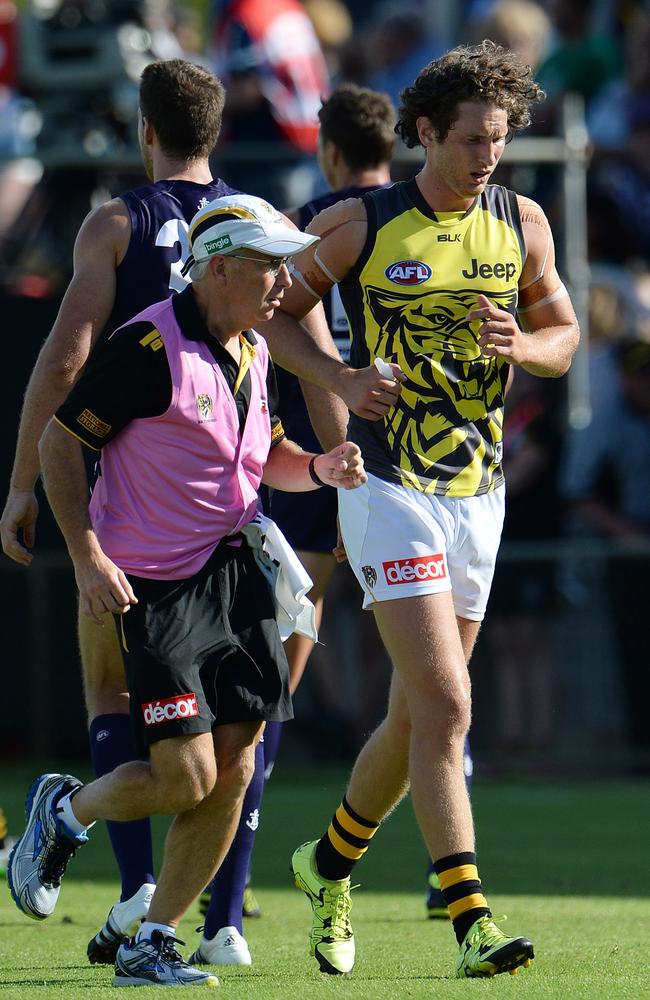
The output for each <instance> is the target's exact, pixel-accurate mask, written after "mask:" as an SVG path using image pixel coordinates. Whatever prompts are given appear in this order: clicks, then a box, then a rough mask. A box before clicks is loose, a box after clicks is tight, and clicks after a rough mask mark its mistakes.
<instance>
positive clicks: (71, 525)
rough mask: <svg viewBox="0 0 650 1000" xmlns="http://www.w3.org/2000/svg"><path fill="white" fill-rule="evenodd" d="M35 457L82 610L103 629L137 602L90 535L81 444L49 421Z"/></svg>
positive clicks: (122, 578)
mask: <svg viewBox="0 0 650 1000" xmlns="http://www.w3.org/2000/svg"><path fill="white" fill-rule="evenodd" d="M39 456H40V463H41V470H42V474H43V482H44V484H45V489H46V492H47V498H48V500H49V502H50V506H51V508H52V511H53V512H54V516H55V517H56V520H57V523H58V525H59V527H60V529H61V532H62V534H63V537H64V539H65V543H66V545H67V547H68V552H69V553H70V558H71V559H72V562H73V563H74V569H75V578H76V581H77V587H78V588H79V598H80V604H81V610H82V611H83V613H84V614H85V615H87V616H88V617H89V618H91V619H92V620H93V621H94V622H95V623H96V624H97V625H101V624H103V622H102V617H101V616H102V615H105V614H106V613H108V612H117V613H120V614H124V613H125V612H126V611H128V610H129V608H130V606H131V605H132V604H136V603H137V599H136V597H135V594H134V593H133V590H132V588H131V584H130V583H129V581H128V580H127V578H126V576H125V575H124V573H123V572H122V570H121V569H119V567H118V566H116V565H115V563H113V562H112V561H111V560H110V559H109V558H108V556H106V555H105V554H104V552H103V551H102V548H101V546H100V544H99V541H98V539H97V536H96V535H95V532H94V531H93V527H92V524H91V522H90V515H89V513H88V486H87V482H86V469H85V466H84V461H83V455H82V452H81V444H80V442H79V440H78V439H77V438H76V437H74V436H73V435H72V434H71V433H70V432H69V431H68V430H66V429H65V428H64V427H63V426H62V425H61V424H59V423H57V421H56V419H52V420H50V422H49V424H48V425H47V428H46V429H45V433H44V434H43V436H42V438H41V441H40V444H39Z"/></svg>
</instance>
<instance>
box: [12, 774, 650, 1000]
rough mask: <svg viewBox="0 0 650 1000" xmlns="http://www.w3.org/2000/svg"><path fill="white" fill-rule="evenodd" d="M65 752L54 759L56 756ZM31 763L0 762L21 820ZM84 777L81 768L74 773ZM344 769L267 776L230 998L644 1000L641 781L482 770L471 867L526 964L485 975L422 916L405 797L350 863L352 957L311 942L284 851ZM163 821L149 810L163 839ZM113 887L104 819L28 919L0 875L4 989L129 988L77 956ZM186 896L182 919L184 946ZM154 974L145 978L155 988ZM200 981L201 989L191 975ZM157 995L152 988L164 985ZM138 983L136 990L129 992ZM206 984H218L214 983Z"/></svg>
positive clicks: (190, 938) (312, 819)
mask: <svg viewBox="0 0 650 1000" xmlns="http://www.w3.org/2000/svg"><path fill="white" fill-rule="evenodd" d="M58 766H60V762H59V765H58ZM36 773H38V768H36V769H34V768H25V767H13V768H11V769H9V768H4V769H3V768H0V788H1V792H0V804H1V805H2V806H3V808H4V809H5V811H6V812H7V815H8V818H9V824H10V830H11V831H14V832H20V831H21V829H22V818H23V812H22V808H23V798H24V794H25V790H26V788H27V786H28V784H29V782H30V780H31V778H32V777H33V776H34V774H36ZM76 773H79V776H80V777H82V778H83V777H87V776H88V775H87V774H85V773H84V772H83V771H82V772H81V773H80V772H79V769H76ZM344 780H345V775H344V773H343V772H341V771H333V770H328V771H325V772H323V771H318V772H317V771H314V770H312V771H307V770H294V769H290V768H289V767H288V765H287V764H281V766H280V767H279V768H278V771H277V773H276V775H274V777H273V780H272V781H271V782H270V784H269V787H268V789H267V792H266V798H265V802H264V807H263V813H262V823H261V826H260V832H259V835H258V843H257V847H256V854H255V865H254V876H255V877H254V884H255V889H256V893H257V895H258V897H259V899H260V901H261V903H262V906H263V909H264V916H263V918H262V919H261V920H252V921H246V923H245V927H244V932H245V935H246V937H247V940H248V942H249V945H250V948H251V952H252V954H253V966H252V968H250V969H242V970H239V969H225V970H224V971H223V974H222V975H221V979H222V986H221V990H220V991H219V995H220V996H221V997H222V998H223V1000H258V998H259V1000H326V998H327V1000H331V998H334V1000H401V998H415V1000H419V998H422V1000H424V998H427V1000H428V998H432V1000H456V998H460V997H463V998H472V1000H473V998H479V997H480V998H488V997H489V998H491V997H493V996H494V997H496V996H497V995H498V996H499V997H504V998H509V997H515V996H516V997H517V998H519V1000H529V998H531V1000H532V998H535V1000H537V998H539V1000H596V998H598V1000H619V998H621V1000H622V998H629V1000H645V998H648V1000H650V973H649V972H648V967H649V964H650V956H649V951H650V866H649V864H648V855H649V853H650V793H649V792H648V788H647V785H645V784H643V783H641V782H639V783H633V782H629V783H614V782H610V783H589V784H578V783H576V784H548V783H537V782H528V783H521V784H518V783H512V782H510V783H508V782H496V781H492V780H490V781H488V780H485V781H481V780H480V777H479V780H478V781H477V782H476V784H475V795H474V809H475V814H476V822H477V828H478V834H479V845H480V853H479V865H480V871H481V874H482V877H483V883H484V886H485V888H486V892H487V894H488V897H489V900H490V903H491V905H492V908H493V910H494V912H495V914H500V913H507V914H508V917H509V919H508V924H507V928H508V929H509V928H512V930H513V931H515V932H522V933H526V934H527V935H529V936H530V937H531V938H532V940H533V941H534V942H535V947H536V952H537V956H538V957H537V959H536V960H535V962H533V966H532V968H531V969H529V970H528V971H521V972H520V973H519V974H518V975H517V976H508V975H503V976H499V977H497V978H496V979H494V980H489V981H488V980H473V981H462V982H461V981H458V980H455V979H453V978H452V974H453V966H454V959H455V950H456V949H455V941H454V939H453V935H452V933H451V930H450V927H449V926H448V925H447V924H446V923H442V922H437V921H436V922H434V921H427V920H426V919H425V918H424V905H423V872H424V861H425V858H424V850H423V848H422V846H421V842H420V840H419V836H418V833H417V828H416V826H415V822H414V819H413V814H412V811H411V807H410V803H408V802H406V803H404V804H403V805H402V806H401V807H400V808H399V809H398V810H397V812H396V813H395V815H394V816H393V817H391V819H390V820H389V822H388V823H387V824H386V826H385V827H384V829H383V830H382V831H381V832H380V834H379V835H378V836H377V838H376V840H375V842H374V844H373V847H372V849H371V851H370V852H369V854H368V857H367V858H366V859H365V860H364V862H363V863H362V865H361V867H360V869H359V870H358V880H359V881H360V882H361V887H360V889H359V890H357V891H356V892H355V893H354V910H353V922H354V926H355V933H356V938H357V955H358V958H357V965H356V967H355V970H354V973H353V974H352V976H350V977H341V978H338V977H325V976H323V975H321V974H320V973H319V972H318V969H317V966H316V965H315V963H314V962H313V960H312V959H310V958H309V957H308V955H307V931H308V926H309V906H308V903H307V901H306V900H305V898H304V897H303V896H302V895H301V894H300V893H298V892H297V891H296V890H295V889H292V887H291V882H290V878H289V875H288V863H289V856H290V854H291V851H292V849H293V848H294V847H295V846H296V845H297V844H298V843H300V842H301V841H302V840H306V839H311V838H312V837H314V836H316V835H317V834H318V833H320V832H321V829H322V828H323V825H324V823H325V822H326V820H327V819H328V818H329V814H330V812H331V811H332V810H333V809H334V807H335V806H336V804H337V801H338V797H339V795H340V792H341V789H342V787H343V783H344ZM164 828H165V823H164V822H163V823H159V824H158V823H157V824H156V837H157V841H158V842H160V839H161V835H162V832H163V831H164ZM116 898H117V882H116V879H115V876H114V873H113V870H112V862H111V858H110V854H109V850H108V847H107V839H106V835H105V833H104V831H103V830H95V831H93V836H92V841H91V843H90V844H89V845H88V847H86V848H84V850H83V851H82V852H80V854H79V856H78V858H76V859H75V860H74V861H73V863H72V865H71V867H70V870H69V873H68V875H67V876H66V880H65V883H64V886H63V889H62V893H61V899H60V901H59V905H58V908H57V911H56V913H55V914H54V915H53V916H52V917H51V918H50V919H49V920H48V921H45V922H43V923H37V922H33V921H30V920H28V919H27V918H25V917H24V916H23V915H22V914H21V913H19V911H18V910H17V909H16V907H15V906H14V905H13V903H12V901H11V898H10V896H9V892H8V890H7V887H6V884H4V885H0V996H1V997H2V1000H14V998H15V1000H18V998H20V1000H49V998H56V1000H89V998H92V997H98V998H102V1000H103V998H106V1000H110V998H113V997H123V995H124V991H123V990H117V989H114V988H112V987H111V985H110V983H111V975H112V973H111V970H110V969H107V968H101V967H91V966H90V965H88V964H87V962H86V957H85V949H86V944H87V941H88V939H89V938H90V937H91V936H92V935H93V934H94V933H95V932H96V931H97V929H98V928H99V926H100V925H101V923H102V922H103V920H104V919H105V916H106V913H107V911H108V909H109V907H110V905H111V904H112V903H113V902H114V901H115V899H116ZM198 923H199V918H198V910H197V909H196V908H194V909H193V910H192V911H191V912H190V914H189V916H188V917H187V918H186V919H185V921H184V922H183V924H182V925H181V928H180V930H179V934H180V937H181V938H182V939H183V940H185V941H186V942H187V943H188V947H187V948H186V949H185V952H186V954H189V951H190V946H191V947H192V948H193V947H194V946H195V942H196V941H197V939H198V937H197V935H196V933H195V927H196V926H197V925H198ZM152 989H156V988H155V987H151V988H144V995H145V996H147V995H150V994H151V991H152ZM187 992H188V993H189V994H191V995H194V994H197V993H199V992H200V993H201V995H204V996H205V995H208V994H207V993H206V991H205V990H200V991H199V989H190V990H188V991H187ZM157 993H158V994H159V993H160V989H158V990H157ZM139 995H140V993H138V996H139ZM210 995H214V994H212V993H211V994H210Z"/></svg>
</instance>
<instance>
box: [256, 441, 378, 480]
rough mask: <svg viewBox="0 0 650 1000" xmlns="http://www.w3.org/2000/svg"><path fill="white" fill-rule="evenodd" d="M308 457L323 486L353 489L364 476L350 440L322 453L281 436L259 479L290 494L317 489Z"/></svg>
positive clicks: (360, 459)
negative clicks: (281, 438)
mask: <svg viewBox="0 0 650 1000" xmlns="http://www.w3.org/2000/svg"><path fill="white" fill-rule="evenodd" d="M312 458H313V459H314V464H313V468H314V472H315V473H316V475H317V476H318V478H319V479H320V480H321V482H322V483H323V484H324V485H326V486H334V487H336V488H337V489H343V490H353V489H355V488H356V487H357V486H361V485H362V483H365V482H366V481H367V479H368V477H367V476H366V474H365V472H364V471H363V459H362V458H361V451H360V449H359V446H358V445H356V444H354V443H353V442H352V441H344V442H343V443H342V444H339V445H337V446H336V447H335V448H332V449H331V450H330V451H328V452H327V453H326V454H324V455H313V454H312V453H311V452H306V451H303V449H302V448H301V447H300V446H299V445H297V444H296V443H295V441H288V440H287V439H286V438H284V439H283V440H282V441H280V442H279V443H278V444H276V445H275V446H274V447H273V448H272V449H271V451H270V453H269V457H268V460H267V463H266V466H265V469H264V476H263V477H262V478H263V482H264V483H265V484H266V485H267V486H270V487H271V488H272V489H277V490H286V491H288V492H290V493H305V492H307V491H308V490H315V489H318V483H316V482H315V481H314V480H313V479H312V477H311V474H310V472H309V465H310V461H311V459H312Z"/></svg>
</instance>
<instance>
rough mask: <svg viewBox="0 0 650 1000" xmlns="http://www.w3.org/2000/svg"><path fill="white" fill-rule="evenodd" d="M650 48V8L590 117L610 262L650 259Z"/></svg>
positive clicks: (634, 26) (638, 16)
mask: <svg viewBox="0 0 650 1000" xmlns="http://www.w3.org/2000/svg"><path fill="white" fill-rule="evenodd" d="M649 47H650V11H648V10H638V11H636V13H635V14H634V16H633V17H632V18H631V19H630V21H629V24H628V26H627V30H626V34H625V71H624V73H623V74H621V75H620V76H617V77H616V78H614V79H612V80H610V81H609V83H608V84H607V85H606V86H605V87H604V88H603V89H602V90H601V91H600V93H599V94H598V96H597V97H596V98H595V99H594V101H593V102H592V104H591V106H590V108H589V113H588V116H587V127H588V129H589V135H590V138H591V140H592V142H593V145H594V159H593V168H592V173H591V182H590V189H591V195H592V198H591V203H592V205H593V204H594V202H595V203H596V204H597V205H598V206H600V207H601V210H602V213H603V214H602V216H599V218H602V225H601V226H600V227H599V237H600V238H599V240H598V243H597V247H596V248H595V249H597V251H598V253H599V255H600V256H603V257H606V258H609V259H610V260H612V259H613V260H619V261H624V260H626V259H629V258H630V256H632V255H634V254H639V255H642V256H644V257H646V258H648V257H650V167H649V166H648V148H649V143H650V60H649V59H648V51H649ZM612 217H614V218H615V219H617V220H618V222H617V232H616V233H612V231H611V224H610V222H611V219H612ZM592 231H593V225H592ZM617 237H618V238H617Z"/></svg>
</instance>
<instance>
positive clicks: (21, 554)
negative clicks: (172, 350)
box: [0, 198, 131, 566]
mask: <svg viewBox="0 0 650 1000" xmlns="http://www.w3.org/2000/svg"><path fill="white" fill-rule="evenodd" d="M130 235H131V223H130V219H129V215H128V212H127V210H126V206H125V204H124V202H123V201H122V200H121V199H120V198H115V199H113V200H112V201H110V202H108V203H107V204H105V205H102V206H100V207H99V208H97V209H95V210H94V211H93V212H91V213H90V215H88V216H87V217H86V219H85V220H84V222H83V224H82V226H81V229H80V230H79V233H78V235H77V239H76V241H75V246H74V273H73V277H72V280H71V282H70V284H69V286H68V288H67V291H66V293H65V296H64V298H63V301H62V303H61V308H60V309H59V313H58V316H57V318H56V320H55V323H54V326H53V327H52V330H51V332H50V334H49V336H48V338H47V340H46V341H45V343H44V344H43V347H42V348H41V351H40V353H39V356H38V359H37V361H36V364H35V366H34V370H33V371H32V374H31V377H30V379H29V382H28V385H27V390H26V393H25V399H24V402H23V409H22V414H21V418H20V426H19V429H18V440H17V444H16V454H15V458H14V464H13V470H12V473H11V480H10V485H9V494H8V496H7V500H6V503H5V509H4V511H3V514H2V520H1V521H0V536H1V538H2V548H3V549H4V551H5V553H6V554H7V555H8V556H10V558H12V559H14V560H15V561H16V562H19V563H22V564H23V565H25V566H27V565H29V563H30V562H31V560H32V555H31V553H30V552H29V551H28V549H27V548H25V546H24V545H21V543H20V541H19V539H18V532H19V530H22V533H23V541H24V542H25V545H26V546H28V547H30V548H31V547H32V546H33V545H34V542H35V525H36V518H37V516H38V504H37V501H36V497H35V495H34V485H35V483H36V480H37V479H38V473H39V459H38V442H39V439H40V437H41V435H42V434H43V431H44V430H45V427H46V426H47V423H48V421H49V419H50V417H51V416H52V414H53V413H54V412H55V411H56V410H57V409H58V407H59V406H60V404H61V403H62V402H63V400H64V399H65V398H66V396H67V394H68V392H69V391H70V389H71V387H72V385H73V384H74V382H75V380H76V379H77V376H78V375H79V372H80V371H81V369H82V368H83V366H84V364H85V363H86V360H87V358H88V355H89V354H90V351H91V349H92V347H93V345H94V344H95V342H96V340H97V338H98V336H99V334H100V333H101V331H102V330H103V328H104V327H105V325H106V323H107V322H108V320H109V317H110V315H111V311H112V309H113V304H114V301H115V270H116V268H117V266H118V264H120V263H121V261H122V258H123V257H124V254H125V253H126V250H127V247H128V244H129V239H130Z"/></svg>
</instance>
